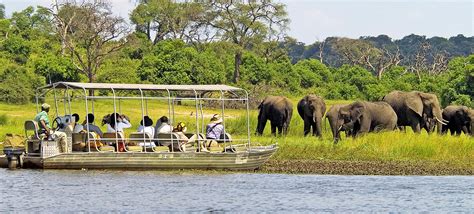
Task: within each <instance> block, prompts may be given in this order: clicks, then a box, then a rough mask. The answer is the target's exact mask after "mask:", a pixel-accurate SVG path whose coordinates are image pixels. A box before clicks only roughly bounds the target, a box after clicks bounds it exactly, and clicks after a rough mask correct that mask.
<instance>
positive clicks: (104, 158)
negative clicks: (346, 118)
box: [0, 82, 278, 170]
mask: <svg viewBox="0 0 474 214" xmlns="http://www.w3.org/2000/svg"><path fill="white" fill-rule="evenodd" d="M48 99H52V100H53V102H54V106H52V107H51V111H52V112H50V115H53V114H52V113H54V118H55V119H54V121H53V123H52V124H53V125H52V126H53V127H52V129H53V130H60V129H61V128H64V126H67V124H68V123H71V122H74V121H73V120H74V119H73V117H72V116H71V114H72V108H71V103H72V102H74V101H77V102H79V103H80V105H83V106H84V109H85V111H83V113H85V115H87V114H89V113H93V114H94V113H95V108H94V106H95V105H97V104H95V103H98V102H99V101H98V100H108V104H109V106H110V109H111V110H110V111H111V112H113V113H119V114H120V113H122V104H121V103H122V102H125V101H126V102H133V104H135V105H139V108H140V109H139V112H140V113H141V115H140V117H141V119H143V121H145V120H144V119H145V116H146V115H148V106H149V103H150V102H161V103H164V105H163V106H167V108H168V109H167V111H166V112H167V114H168V117H169V119H170V125H171V126H173V123H175V122H176V121H175V115H176V113H175V108H176V106H177V103H178V102H186V104H187V105H188V106H189V105H190V106H192V107H191V108H192V109H193V112H191V117H193V118H192V120H193V121H194V124H193V129H194V131H193V132H191V133H185V134H186V136H189V139H194V140H192V141H188V143H187V144H186V146H185V147H176V145H178V144H179V142H182V141H181V140H180V139H179V136H178V135H176V134H175V133H173V132H170V133H163V134H158V135H156V134H155V136H150V135H148V134H146V133H145V132H142V133H130V135H129V136H124V134H123V133H122V132H115V133H104V134H103V137H102V138H100V139H98V138H97V137H95V135H93V134H91V132H90V130H89V126H85V127H86V130H87V132H84V133H74V134H69V135H68V143H67V146H66V147H67V149H60V148H59V145H58V143H57V142H56V141H53V140H48V139H47V138H45V137H42V136H41V135H39V134H38V130H39V129H38V124H36V122H34V121H26V122H25V135H26V139H27V140H26V150H25V151H22V150H18V149H14V148H13V149H11V148H10V149H9V148H5V151H4V153H5V154H6V155H5V156H4V157H2V159H3V161H0V162H3V163H4V164H2V166H3V167H7V166H8V167H9V168H18V167H21V168H41V169H128V170H146V169H229V170H254V169H258V168H259V167H260V166H261V165H262V164H264V163H265V161H267V160H268V159H269V158H270V156H271V155H272V154H274V153H275V152H276V150H277V149H278V147H277V145H276V144H273V145H270V146H254V145H251V139H250V120H249V99H248V92H247V91H245V90H243V89H241V88H237V87H232V86H227V85H152V84H109V83H77V82H56V83H52V84H50V85H47V86H45V87H42V88H38V89H37V91H36V105H37V109H36V111H37V112H39V111H40V101H41V102H43V101H45V100H48ZM110 100H111V102H110ZM229 102H233V103H234V104H235V103H237V104H239V105H241V106H243V107H242V108H245V109H246V127H239V128H243V129H245V131H244V132H246V137H243V138H242V139H232V137H231V135H229V134H227V132H225V128H226V114H225V106H226V103H229ZM61 103H62V104H61ZM210 103H211V104H213V105H214V106H215V105H218V106H219V109H220V112H219V113H220V114H221V118H222V124H223V127H224V133H226V134H225V135H223V136H221V138H220V139H218V140H217V141H218V143H219V145H220V146H219V147H216V148H210V147H209V149H206V147H203V144H206V143H207V142H208V140H207V139H205V134H203V133H205V132H206V130H205V125H206V122H207V121H208V120H205V114H204V112H203V106H204V105H206V104H210ZM101 104H102V105H103V103H101ZM166 104H167V105H166ZM60 110H64V114H60V113H59V112H60ZM134 110H136V109H134ZM187 111H188V112H189V110H187ZM213 111H216V109H213ZM52 118H53V117H52ZM88 120H89V119H88V118H86V122H87V124H89V121H88ZM116 121H117V118H115V122H116ZM78 122H79V121H78ZM156 131H158V130H156ZM71 135H72V136H71ZM78 141H79V142H80V143H83V145H85V146H84V148H83V149H81V150H80V151H76V150H75V149H73V145H76V143H78ZM132 142H133V143H134V144H132ZM98 144H101V145H102V146H100V145H98ZM63 148H64V147H63ZM181 148H183V149H181ZM184 148H186V149H184ZM64 150H65V151H64ZM5 162H8V164H6V163H5Z"/></svg>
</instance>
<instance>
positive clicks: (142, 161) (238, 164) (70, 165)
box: [23, 147, 277, 170]
mask: <svg viewBox="0 0 474 214" xmlns="http://www.w3.org/2000/svg"><path fill="white" fill-rule="evenodd" d="M276 150H277V147H272V148H270V147H268V148H265V149H252V150H250V151H246V152H236V153H207V152H175V153H172V152H168V153H154V152H147V153H145V152H124V153H113V152H110V153H98V152H91V153H87V152H77V153H67V154H59V155H55V156H52V157H48V158H40V157H34V156H28V155H27V156H26V157H25V158H24V164H23V167H24V168H42V169H124V170H146V169H226V170H254V169H258V168H259V167H260V166H261V165H262V164H263V163H264V162H265V161H267V160H268V159H269V158H270V157H271V155H272V154H274V153H275V151H276Z"/></svg>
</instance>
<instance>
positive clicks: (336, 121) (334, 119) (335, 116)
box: [326, 104, 359, 143]
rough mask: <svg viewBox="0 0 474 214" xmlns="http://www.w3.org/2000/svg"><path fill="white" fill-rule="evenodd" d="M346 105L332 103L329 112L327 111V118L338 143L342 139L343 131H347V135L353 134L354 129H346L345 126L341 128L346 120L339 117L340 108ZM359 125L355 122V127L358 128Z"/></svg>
mask: <svg viewBox="0 0 474 214" xmlns="http://www.w3.org/2000/svg"><path fill="white" fill-rule="evenodd" d="M344 106H346V105H342V104H336V105H332V106H331V107H330V108H329V110H328V112H326V119H327V120H328V122H329V126H330V127H331V132H332V136H333V140H334V143H337V142H338V141H339V140H340V139H341V134H340V133H341V131H345V132H346V137H347V136H351V135H352V130H344V129H343V128H341V127H342V125H343V124H344V120H343V119H342V118H339V109H340V108H341V107H344ZM357 127H359V125H358V124H355V125H354V129H357Z"/></svg>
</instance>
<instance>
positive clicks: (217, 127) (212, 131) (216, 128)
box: [206, 114, 224, 140]
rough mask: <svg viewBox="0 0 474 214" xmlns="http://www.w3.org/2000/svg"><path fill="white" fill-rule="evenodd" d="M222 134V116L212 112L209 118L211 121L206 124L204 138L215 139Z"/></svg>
mask: <svg viewBox="0 0 474 214" xmlns="http://www.w3.org/2000/svg"><path fill="white" fill-rule="evenodd" d="M223 135H224V125H222V118H221V117H220V116H219V115H218V114H214V115H213V116H212V118H211V123H209V124H207V126H206V138H207V139H213V140H217V139H220V138H221V136H223Z"/></svg>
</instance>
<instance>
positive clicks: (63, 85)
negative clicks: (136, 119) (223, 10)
mask: <svg viewBox="0 0 474 214" xmlns="http://www.w3.org/2000/svg"><path fill="white" fill-rule="evenodd" d="M68 88H70V89H84V90H99V89H113V90H154V91H201V92H204V91H219V92H232V91H241V90H243V89H241V88H237V87H233V86H228V85H153V84H117V83H79V82H56V83H52V84H49V85H47V86H44V87H42V88H40V89H68Z"/></svg>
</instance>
